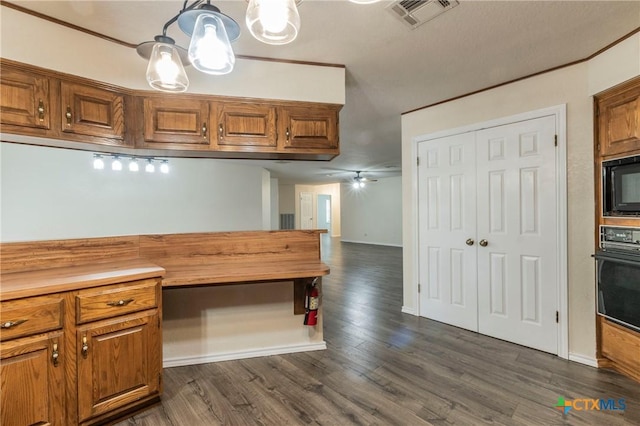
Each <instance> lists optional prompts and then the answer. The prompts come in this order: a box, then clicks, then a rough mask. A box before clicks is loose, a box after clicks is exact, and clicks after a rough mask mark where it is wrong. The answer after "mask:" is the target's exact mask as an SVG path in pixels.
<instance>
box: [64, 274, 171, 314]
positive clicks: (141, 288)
mask: <svg viewBox="0 0 640 426" xmlns="http://www.w3.org/2000/svg"><path fill="white" fill-rule="evenodd" d="M159 282H160V281H159V280H158V279H155V278H154V279H147V280H141V281H133V282H130V283H126V284H119V285H114V286H108V287H98V288H92V289H88V290H82V291H80V292H79V293H78V295H77V296H76V321H77V323H78V324H82V323H86V322H91V321H95V320H98V319H104V318H110V317H116V316H119V315H123V314H127V313H130V312H136V311H142V310H144V309H150V308H155V307H156V306H158V297H159V294H158V293H159Z"/></svg>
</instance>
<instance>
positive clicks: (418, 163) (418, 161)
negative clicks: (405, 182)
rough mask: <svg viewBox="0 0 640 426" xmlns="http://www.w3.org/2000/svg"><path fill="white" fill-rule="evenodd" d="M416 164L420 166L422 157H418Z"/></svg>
mask: <svg viewBox="0 0 640 426" xmlns="http://www.w3.org/2000/svg"><path fill="white" fill-rule="evenodd" d="M416 166H418V167H420V157H416Z"/></svg>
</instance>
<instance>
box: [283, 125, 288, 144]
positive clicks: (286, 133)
mask: <svg viewBox="0 0 640 426" xmlns="http://www.w3.org/2000/svg"><path fill="white" fill-rule="evenodd" d="M284 135H285V136H286V137H287V141H288V140H289V128H288V127H287V131H286V132H284Z"/></svg>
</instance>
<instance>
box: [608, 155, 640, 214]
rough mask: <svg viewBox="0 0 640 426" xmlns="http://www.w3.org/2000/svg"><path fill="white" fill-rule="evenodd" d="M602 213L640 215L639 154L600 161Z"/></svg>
mask: <svg viewBox="0 0 640 426" xmlns="http://www.w3.org/2000/svg"><path fill="white" fill-rule="evenodd" d="M602 208H603V211H602V214H603V215H604V216H640V155H634V156H632V157H626V158H619V159H616V160H609V161H603V162H602Z"/></svg>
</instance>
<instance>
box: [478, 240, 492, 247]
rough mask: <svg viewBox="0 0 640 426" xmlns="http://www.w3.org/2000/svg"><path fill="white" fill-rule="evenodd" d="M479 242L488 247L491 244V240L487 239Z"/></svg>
mask: <svg viewBox="0 0 640 426" xmlns="http://www.w3.org/2000/svg"><path fill="white" fill-rule="evenodd" d="M478 244H480V245H481V246H482V247H486V246H487V245H489V241H487V240H480V242H479V243H478Z"/></svg>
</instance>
